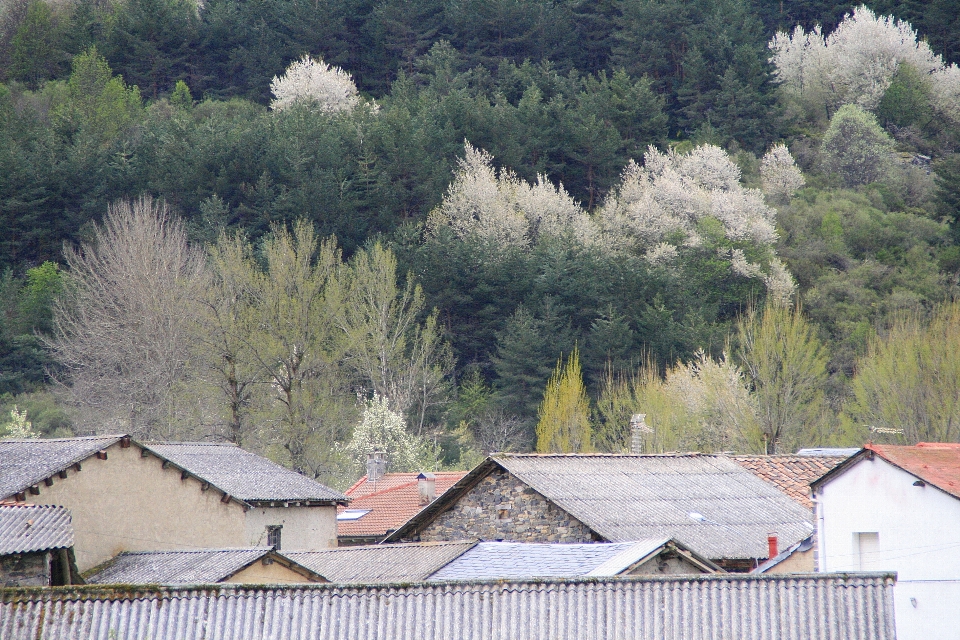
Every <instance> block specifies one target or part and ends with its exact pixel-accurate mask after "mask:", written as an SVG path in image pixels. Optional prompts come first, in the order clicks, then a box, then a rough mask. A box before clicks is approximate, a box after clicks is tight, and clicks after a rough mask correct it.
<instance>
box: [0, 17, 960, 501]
mask: <svg viewBox="0 0 960 640" xmlns="http://www.w3.org/2000/svg"><path fill="white" fill-rule="evenodd" d="M958 61H960V11H957V10H956V7H955V6H954V3H953V2H951V1H950V0H917V1H912V2H875V3H870V4H869V5H867V6H859V7H858V6H854V5H845V4H834V3H824V2H816V1H812V0H811V1H806V2H801V3H788V4H785V3H782V2H781V3H771V2H757V1H754V0H697V1H696V2H678V1H676V0H600V1H597V0H590V1H588V0H482V1H481V0H464V1H459V2H451V1H447V0H259V1H257V2H251V1H247V0H205V1H204V2H202V3H197V2H195V1H194V0H56V1H54V0H9V1H8V2H6V3H4V4H3V6H2V7H0V224H2V228H3V231H2V233H0V270H2V272H0V290H2V295H0V305H2V311H3V313H2V315H0V403H2V407H0V409H2V411H3V413H2V415H3V418H2V419H0V423H2V422H3V420H5V419H6V416H7V415H9V416H10V419H9V421H8V422H7V425H6V427H3V426H0V430H2V429H6V430H7V431H10V432H16V433H19V434H22V433H30V432H31V429H33V430H34V431H35V432H36V433H39V434H43V435H50V434H66V433H88V432H94V431H103V430H109V431H124V432H132V433H136V434H138V435H140V436H142V437H150V438H181V439H183V438H201V439H202V438H214V439H227V440H231V441H234V442H239V443H241V444H243V445H244V446H247V447H250V448H251V449H254V450H257V451H261V452H265V453H267V454H268V455H271V456H272V457H274V458H275V459H277V460H280V461H282V462H284V463H285V464H288V465H291V466H293V467H295V468H297V469H298V470H300V471H303V472H305V473H310V474H311V475H314V476H316V477H319V478H323V479H324V480H326V481H329V482H331V483H334V484H337V485H343V484H344V482H346V481H348V480H349V479H350V478H351V477H353V474H356V473H358V472H359V469H360V467H359V461H360V460H362V459H363V456H364V455H365V453H366V452H368V451H370V450H372V449H373V448H377V447H384V448H386V449H388V451H390V453H391V456H392V459H393V460H394V468H395V469H397V470H399V469H400V468H401V467H402V468H411V469H413V468H418V467H424V466H429V465H431V464H432V465H460V466H464V465H468V464H470V463H471V462H473V461H475V460H476V459H478V456H479V455H481V454H483V453H485V452H489V451H493V450H506V449H529V448H533V447H538V448H540V449H542V450H555V449H578V450H591V449H596V450H604V451H619V450H622V449H623V448H624V447H627V446H628V441H629V438H628V432H629V422H630V417H631V416H632V415H633V414H634V413H645V414H646V415H647V424H649V425H650V426H651V430H650V432H649V433H647V434H646V435H645V436H644V446H645V447H646V449H647V450H657V451H666V450H677V449H700V450H730V449H736V450H743V451H770V452H772V451H788V450H791V449H793V448H795V447H799V446H809V445H831V444H836V445H840V444H848V445H849V444H859V443H860V442H862V441H863V440H865V439H866V438H868V437H871V431H870V429H871V428H878V427H879V428H881V429H886V430H891V429H892V430H897V429H901V430H903V433H902V434H897V433H893V434H875V435H874V436H873V437H876V438H889V439H892V440H893V441H909V442H915V441H917V440H922V439H945V440H957V439H960V433H958V432H957V427H956V424H957V423H958V418H960V392H958V389H960V349H954V348H953V347H952V345H953V341H954V340H957V339H958V336H960V314H958V311H957V306H956V303H955V302H953V301H954V299H955V297H956V293H957V286H958V281H960V220H958V215H960V155H958V154H957V151H958V145H960V69H958V68H957V67H956V65H955V63H956V62H958ZM908 380H909V384H907V381H908ZM24 411H26V414H24V413H23V412H24Z"/></svg>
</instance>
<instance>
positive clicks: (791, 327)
mask: <svg viewBox="0 0 960 640" xmlns="http://www.w3.org/2000/svg"><path fill="white" fill-rule="evenodd" d="M739 333H740V353H739V356H740V362H741V363H742V367H743V371H744V373H745V374H746V377H747V379H748V381H749V383H750V385H751V386H752V396H753V399H754V402H755V403H756V407H757V417H758V419H759V422H760V437H761V438H762V441H763V450H764V452H765V453H768V454H772V453H779V452H781V451H792V450H793V449H794V448H796V447H797V446H804V445H810V444H816V443H818V442H819V441H820V440H821V439H822V438H821V435H822V434H821V433H820V427H822V426H823V422H824V415H825V409H826V405H825V400H824V388H825V386H826V383H827V377H828V374H827V351H826V348H824V346H823V344H822V343H821V342H820V340H819V339H818V338H817V335H816V330H815V327H814V326H813V325H812V324H810V323H809V322H808V321H807V320H806V318H804V317H803V314H802V312H801V309H800V307H799V305H798V306H796V307H791V306H789V305H782V304H767V306H766V307H765V308H764V309H763V312H762V313H760V312H757V311H756V310H750V312H748V313H747V314H746V315H745V316H744V317H743V318H741V320H740V324H739Z"/></svg>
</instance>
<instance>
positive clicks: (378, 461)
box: [367, 451, 387, 482]
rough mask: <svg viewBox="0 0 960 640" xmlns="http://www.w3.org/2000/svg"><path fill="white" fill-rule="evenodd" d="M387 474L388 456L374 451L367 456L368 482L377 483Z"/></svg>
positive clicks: (382, 452)
mask: <svg viewBox="0 0 960 640" xmlns="http://www.w3.org/2000/svg"><path fill="white" fill-rule="evenodd" d="M386 472H387V454H386V452H384V451H374V452H373V453H368V454H367V482H376V481H377V480H379V479H380V478H382V477H383V474H384V473H386Z"/></svg>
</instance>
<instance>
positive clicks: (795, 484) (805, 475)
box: [730, 455, 847, 509]
mask: <svg viewBox="0 0 960 640" xmlns="http://www.w3.org/2000/svg"><path fill="white" fill-rule="evenodd" d="M730 457H731V458H733V459H734V460H736V462H737V464H739V465H740V466H741V467H743V468H744V469H747V470H749V471H750V472H751V473H753V474H754V475H755V476H757V477H758V478H760V479H761V480H766V481H767V482H769V483H771V484H773V485H774V486H776V487H777V488H778V489H780V491H783V492H784V493H785V494H787V495H788V496H790V497H791V498H793V499H794V500H796V501H797V502H799V503H800V504H802V505H803V506H804V507H806V508H807V509H813V502H812V501H811V500H810V483H811V482H813V481H814V480H816V479H817V478H819V477H820V476H822V475H823V474H825V473H827V472H828V471H830V470H831V469H833V468H834V467H835V466H837V465H838V464H840V463H841V462H843V461H844V460H846V459H847V456H801V455H792V456H791V455H774V456H730Z"/></svg>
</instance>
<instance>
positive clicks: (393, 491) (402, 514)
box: [337, 471, 467, 537]
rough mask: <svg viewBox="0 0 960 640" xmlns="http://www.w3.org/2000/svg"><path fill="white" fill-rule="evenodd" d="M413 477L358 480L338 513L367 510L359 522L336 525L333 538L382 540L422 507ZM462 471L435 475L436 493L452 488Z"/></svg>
mask: <svg viewBox="0 0 960 640" xmlns="http://www.w3.org/2000/svg"><path fill="white" fill-rule="evenodd" d="M417 475H418V474H416V473H387V474H384V476H383V477H382V478H380V479H379V480H377V481H376V482H367V478H366V476H364V477H363V478H360V480H358V481H357V482H356V483H355V484H354V485H353V486H352V487H350V488H349V489H347V492H346V494H347V496H348V497H350V498H353V501H352V502H351V503H350V506H349V507H340V508H339V510H338V512H343V511H344V510H346V509H349V510H350V511H354V510H361V509H362V510H367V509H369V510H370V513H368V514H366V515H364V516H363V517H361V518H360V519H359V520H348V521H340V522H338V523H337V535H339V536H341V537H368V536H369V537H373V536H385V535H386V534H387V532H388V531H392V530H394V529H396V528H397V527H399V526H400V525H402V524H403V523H404V522H406V521H407V520H409V519H410V518H412V517H413V516H414V515H416V514H417V513H418V512H419V511H420V509H422V508H423V506H422V505H421V504H420V496H419V493H418V491H417ZM465 475H467V472H466V471H439V472H436V473H434V476H436V485H435V486H436V492H437V497H440V496H441V495H442V494H443V492H444V491H446V490H447V489H449V488H450V487H452V486H453V485H454V484H456V482H457V481H458V480H460V479H461V478H462V477H463V476H465Z"/></svg>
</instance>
